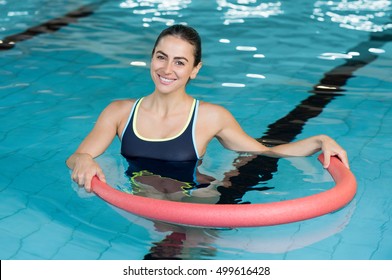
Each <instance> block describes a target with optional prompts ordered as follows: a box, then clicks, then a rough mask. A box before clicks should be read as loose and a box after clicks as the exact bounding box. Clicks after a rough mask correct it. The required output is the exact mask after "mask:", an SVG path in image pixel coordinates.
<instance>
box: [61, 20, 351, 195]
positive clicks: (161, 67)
mask: <svg viewBox="0 0 392 280" xmlns="http://www.w3.org/2000/svg"><path fill="white" fill-rule="evenodd" d="M201 67H202V62H201V40H200V37H199V35H198V33H197V32H196V31H195V30H194V29H193V28H191V27H187V26H183V25H174V26H171V27H169V28H167V29H165V30H164V31H162V33H161V34H160V35H159V37H158V38H157V40H156V42H155V45H154V48H153V51H152V58H151V70H150V72H151V77H152V80H153V82H154V84H155V90H154V92H153V93H151V94H150V95H148V96H145V97H144V98H142V99H138V100H121V101H114V102H112V103H111V104H110V105H108V106H107V107H106V108H105V109H104V110H103V112H102V113H101V115H100V116H99V118H98V120H97V122H96V125H95V126H94V128H93V130H92V131H91V132H90V133H89V134H88V136H87V137H86V138H85V139H84V140H83V142H82V143H81V145H80V146H79V147H78V149H77V150H76V151H75V153H74V154H72V155H71V156H70V157H69V158H68V160H67V165H68V167H69V168H70V169H72V179H73V180H74V181H75V182H76V183H78V184H79V185H80V186H84V188H85V189H86V190H87V191H88V192H90V191H91V179H92V177H93V176H95V175H96V176H98V178H99V179H100V180H102V181H105V175H104V174H103V172H102V169H101V168H100V166H99V165H98V164H97V162H96V161H95V160H94V158H95V157H97V156H99V155H100V154H102V153H103V152H104V151H105V150H106V148H107V147H108V146H109V145H110V143H111V142H112V140H113V139H114V138H115V136H116V135H117V136H118V137H119V139H120V140H121V153H122V155H123V156H124V157H125V158H127V159H136V158H140V159H145V158H146V159H156V160H165V161H169V162H182V161H184V162H186V161H195V160H196V161H197V160H198V159H200V158H202V157H203V155H204V153H205V151H206V148H207V145H208V143H209V142H210V141H211V140H212V139H213V138H214V137H216V138H217V139H218V140H219V141H220V142H221V143H222V145H223V146H224V147H225V148H227V149H230V150H234V151H238V152H248V153H252V154H257V155H266V156H271V157H288V156H309V155H312V154H314V153H316V152H318V151H320V150H322V152H323V153H324V154H325V162H324V167H325V168H327V167H328V166H329V163H330V157H331V156H337V157H339V158H340V160H341V161H342V162H343V163H344V165H345V166H346V167H347V168H349V164H348V159H347V155H346V152H345V150H344V149H343V148H342V147H340V146H339V145H338V144H337V143H336V142H335V141H334V140H333V139H331V138H330V137H328V136H326V135H317V136H313V137H309V138H306V139H303V140H300V141H297V142H293V143H288V144H282V145H278V146H274V147H266V146H264V145H262V144H261V143H259V142H258V141H256V140H255V139H254V138H252V137H250V136H249V135H247V134H246V133H245V132H244V131H243V130H242V128H241V127H240V125H239V124H238V122H237V121H236V120H235V119H234V117H233V116H232V114H231V113H230V112H229V111H227V110H226V109H224V108H223V107H221V106H218V105H214V104H211V103H207V102H202V101H200V102H199V101H197V100H195V99H194V98H193V97H191V96H190V95H188V94H187V93H186V91H185V88H186V85H187V83H188V82H189V80H191V79H194V78H196V76H197V74H198V72H199V70H200V68H201Z"/></svg>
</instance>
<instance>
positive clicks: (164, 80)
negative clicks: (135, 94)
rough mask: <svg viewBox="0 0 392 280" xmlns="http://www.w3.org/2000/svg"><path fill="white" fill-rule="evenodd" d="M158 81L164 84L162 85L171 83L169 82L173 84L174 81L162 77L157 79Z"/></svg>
mask: <svg viewBox="0 0 392 280" xmlns="http://www.w3.org/2000/svg"><path fill="white" fill-rule="evenodd" d="M159 78H160V79H161V81H162V82H164V83H171V82H173V81H174V80H171V79H166V78H164V77H161V76H160V77H159Z"/></svg>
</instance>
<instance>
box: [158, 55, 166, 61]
mask: <svg viewBox="0 0 392 280" xmlns="http://www.w3.org/2000/svg"><path fill="white" fill-rule="evenodd" d="M157 59H158V60H164V59H165V57H164V56H163V55H158V56H157Z"/></svg>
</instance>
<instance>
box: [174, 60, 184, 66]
mask: <svg viewBox="0 0 392 280" xmlns="http://www.w3.org/2000/svg"><path fill="white" fill-rule="evenodd" d="M176 64H177V65H180V66H182V65H185V63H184V62H182V61H181V60H178V61H177V62H176Z"/></svg>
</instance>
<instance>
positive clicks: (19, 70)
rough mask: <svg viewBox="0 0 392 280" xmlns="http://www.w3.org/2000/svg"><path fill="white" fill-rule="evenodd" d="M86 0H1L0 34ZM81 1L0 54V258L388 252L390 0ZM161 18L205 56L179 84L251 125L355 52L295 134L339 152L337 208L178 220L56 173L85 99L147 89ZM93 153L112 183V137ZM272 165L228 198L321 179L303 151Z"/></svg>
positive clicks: (256, 126)
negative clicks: (194, 222)
mask: <svg viewBox="0 0 392 280" xmlns="http://www.w3.org/2000/svg"><path fill="white" fill-rule="evenodd" d="M64 2H65V3H64ZM91 3H93V2H89V1H76V0H75V1H50V2H49V3H48V2H47V1H40V0H34V1H28V3H23V4H22V3H21V2H20V3H19V2H18V3H16V1H7V0H3V1H0V38H3V40H4V38H7V37H10V36H12V35H15V34H19V33H23V32H25V31H26V30H27V29H29V28H31V27H33V26H39V25H41V24H43V23H45V22H48V21H49V20H52V19H55V18H60V17H63V16H64V15H65V14H67V13H69V12H71V11H74V10H77V9H78V8H80V7H81V6H83V5H87V4H91ZM95 4H96V5H95V6H92V7H91V6H90V9H91V10H92V11H93V13H92V14H91V15H89V16H81V17H78V18H76V19H75V20H73V22H72V23H70V24H68V25H65V26H62V28H60V29H59V30H57V31H56V32H41V33H42V34H39V35H37V36H34V37H32V38H29V39H28V40H20V41H18V42H16V44H15V46H14V47H12V48H9V49H8V50H3V51H0V74H1V75H0V117H1V126H0V129H1V134H0V135H1V136H0V143H1V144H0V149H1V153H0V166H1V169H0V192H1V193H0V237H1V238H0V246H1V248H0V258H1V259H38V260H40V259H93V260H95V259H144V258H170V257H172V258H180V259H218V260H225V259H278V260H281V259H322V260H330V259H334V260H336V259H363V260H370V259H371V260H372V259H392V226H391V214H392V206H391V205H392V196H391V182H392V175H391V173H390V170H391V167H392V166H391V165H392V160H391V159H392V144H391V141H390V139H391V137H392V111H391V106H392V97H391V93H392V71H391V70H392V67H391V66H392V55H391V53H392V44H391V29H392V23H391V18H390V14H391V7H392V5H391V1H304V0H302V1H270V2H262V1H256V0H255V1H223V0H217V1H190V0H189V1H169V2H168V1H131V0H128V1H101V2H99V1H97V2H95ZM172 23H187V24H189V25H192V26H194V27H196V28H197V29H198V31H199V32H200V34H201V36H202V38H203V62H204V66H203V68H202V70H201V72H200V74H199V76H198V78H197V79H196V80H195V81H192V83H191V84H190V85H189V88H188V91H189V93H191V94H192V95H193V96H195V97H196V98H199V99H202V100H205V101H209V102H214V103H217V104H221V105H224V106H225V107H226V108H228V109H229V110H230V111H231V112H232V113H233V115H234V116H235V117H236V118H237V119H238V121H239V122H240V124H241V125H242V126H243V128H244V129H245V130H246V131H247V132H248V133H249V134H250V135H252V136H253V137H256V138H259V137H262V136H263V135H266V134H267V132H268V128H267V127H268V126H269V125H270V124H274V123H275V122H276V121H277V120H279V119H281V118H283V117H284V116H286V115H288V114H290V112H291V111H292V110H293V109H294V108H295V107H297V106H298V105H299V104H300V103H301V101H303V100H305V99H306V98H308V97H309V96H310V95H312V94H313V93H312V92H311V91H312V90H313V87H314V86H315V85H318V84H320V81H321V80H322V79H323V77H324V75H325V74H326V73H329V71H331V70H333V69H338V70H339V71H343V73H347V72H348V71H349V70H350V69H351V68H350V67H349V66H346V67H342V65H345V63H350V61H351V62H352V61H355V60H356V59H358V58H360V60H362V59H363V60H364V61H365V62H366V63H364V65H363V67H358V65H355V66H352V65H351V67H353V68H354V71H353V72H352V74H351V76H350V77H349V78H347V76H346V80H345V81H346V82H345V83H344V84H342V85H341V87H340V90H341V91H339V92H338V93H339V95H336V96H335V98H334V99H333V100H331V101H330V102H329V103H328V104H327V105H326V106H324V107H323V109H322V112H321V113H320V114H319V115H318V116H316V117H314V118H309V119H308V120H307V121H306V122H305V123H304V124H303V129H302V130H301V131H300V133H299V134H298V135H295V138H296V139H301V138H304V137H307V136H311V135H314V134H318V133H325V134H328V135H330V136H332V137H334V138H335V139H336V140H337V141H338V142H339V143H340V144H341V145H342V146H344V147H345V148H346V149H347V151H348V154H349V158H350V164H351V169H352V172H353V173H354V174H355V176H356V178H357V182H358V191H357V194H356V197H355V198H354V200H353V201H352V202H351V203H350V204H349V205H348V206H346V207H345V208H343V209H341V210H340V211H337V212H334V213H331V214H328V215H325V216H322V217H318V218H315V219H311V220H307V221H303V222H297V223H292V224H286V225H279V226H271V227H256V228H238V229H230V230H222V229H203V228H189V227H181V226H174V225H167V224H162V223H158V222H152V221H149V220H146V219H144V218H141V217H137V216H134V215H131V214H129V213H125V212H124V211H121V210H119V209H116V208H114V207H112V206H110V205H108V204H107V203H105V202H104V201H102V200H101V199H99V198H98V197H96V196H94V195H92V194H87V193H85V192H84V191H83V190H81V189H79V188H78V187H77V186H75V185H74V184H73V183H72V182H71V180H70V176H69V175H70V173H69V171H68V169H67V168H66V166H65V164H64V161H65V159H66V158H67V157H68V156H69V155H70V154H71V153H72V152H73V151H74V150H75V149H76V148H77V146H78V145H79V143H80V142H81V140H82V139H83V138H84V136H85V135H86V134H87V133H88V132H89V130H90V129H91V128H92V126H93V125H94V122H95V120H96V118H97V116H98V114H99V113H100V111H101V110H102V109H103V108H104V107H105V106H106V105H107V104H108V103H109V102H110V101H112V100H115V99H121V98H135V97H139V96H142V95H146V94H148V93H150V92H151V91H152V89H153V85H152V82H151V81H150V76H149V69H148V64H149V59H150V52H151V47H152V44H153V42H154V40H155V37H156V36H157V34H158V33H159V32H160V31H161V30H162V29H163V28H165V27H166V26H167V25H170V24H172ZM40 30H43V29H42V28H41V29H40ZM374 36H376V37H374ZM380 38H382V39H380ZM0 40H1V39H0ZM337 76H338V75H337V73H336V72H335V80H336V79H337V78H336V77H337ZM324 85H325V83H324ZM284 137H285V134H284V133H282V134H278V136H277V137H276V138H278V139H281V138H284ZM238 156H239V155H238V154H236V153H234V152H230V151H227V150H225V149H223V148H222V147H220V145H219V143H218V142H217V141H213V142H212V143H211V145H210V146H209V148H208V151H207V154H206V156H205V159H204V161H203V165H202V166H201V168H200V170H201V171H202V172H204V173H206V174H209V175H212V176H215V177H216V178H217V179H222V178H223V176H224V174H225V173H226V172H228V171H230V170H233V169H234V168H233V164H232V163H233V161H234V160H235V159H236V158H237V157H238ZM98 160H99V162H100V163H101V164H102V166H103V168H104V170H105V173H106V176H107V177H108V180H109V182H110V183H111V184H113V185H116V184H125V183H127V182H126V180H127V179H126V178H125V177H124V175H123V172H124V168H126V163H125V162H124V161H123V159H122V158H121V156H120V154H119V143H118V141H117V140H115V141H114V142H113V144H112V145H111V146H110V148H109V149H108V151H107V152H106V153H105V154H104V155H103V156H101V157H100V158H99V159H98ZM277 169H278V170H277V172H273V178H272V179H270V180H267V181H263V182H260V183H259V185H257V186H256V187H265V186H267V187H272V189H269V190H268V191H248V192H247V193H245V194H244V195H243V197H242V201H243V202H246V201H251V202H263V201H268V200H273V199H286V198H292V197H297V196H303V195H308V194H311V193H314V192H319V191H320V190H324V189H327V188H329V187H331V186H333V181H332V179H331V177H330V176H329V174H328V173H327V172H326V171H325V170H323V169H322V168H321V165H320V164H319V163H318V162H317V159H316V156H313V157H309V158H296V159H281V160H279V162H278V164H277ZM250 175H252V174H249V176H250Z"/></svg>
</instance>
